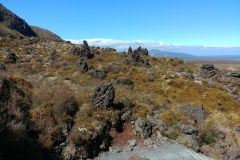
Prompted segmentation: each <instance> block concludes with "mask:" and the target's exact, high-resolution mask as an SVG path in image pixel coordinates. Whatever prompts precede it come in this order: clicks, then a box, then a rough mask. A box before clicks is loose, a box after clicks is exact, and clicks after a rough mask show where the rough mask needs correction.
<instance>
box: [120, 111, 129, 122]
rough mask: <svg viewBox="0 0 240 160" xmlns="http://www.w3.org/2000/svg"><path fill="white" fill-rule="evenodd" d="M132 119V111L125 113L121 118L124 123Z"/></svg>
mask: <svg viewBox="0 0 240 160" xmlns="http://www.w3.org/2000/svg"><path fill="white" fill-rule="evenodd" d="M130 118H131V112H130V111H127V112H125V113H123V114H122V116H121V120H122V121H124V122H126V121H128V120H129V119H130Z"/></svg>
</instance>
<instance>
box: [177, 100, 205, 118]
mask: <svg viewBox="0 0 240 160" xmlns="http://www.w3.org/2000/svg"><path fill="white" fill-rule="evenodd" d="M180 109H181V110H182V111H184V112H185V113H186V114H187V115H188V116H195V118H196V119H197V120H203V119H205V117H206V116H207V113H206V112H205V111H204V108H203V105H202V104H200V105H198V107H192V106H190V105H189V104H184V105H182V106H180Z"/></svg>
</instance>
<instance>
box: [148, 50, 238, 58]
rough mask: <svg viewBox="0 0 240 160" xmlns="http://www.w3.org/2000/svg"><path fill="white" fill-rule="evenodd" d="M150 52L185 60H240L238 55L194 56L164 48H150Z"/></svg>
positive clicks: (155, 54)
mask: <svg viewBox="0 0 240 160" xmlns="http://www.w3.org/2000/svg"><path fill="white" fill-rule="evenodd" d="M149 53H150V54H154V56H160V57H164V56H168V57H171V58H181V59H185V60H193V59H195V60H197V59H201V60H240V55H213V56H194V55H191V54H187V53H180V52H169V51H164V50H157V49H152V50H150V51H149Z"/></svg>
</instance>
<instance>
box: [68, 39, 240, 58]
mask: <svg viewBox="0 0 240 160" xmlns="http://www.w3.org/2000/svg"><path fill="white" fill-rule="evenodd" d="M65 40H66V41H71V42H72V43H74V44H82V43H83V40H86V41H87V42H88V44H89V45H90V46H95V47H103V48H105V47H111V48H114V49H116V50H117V51H127V49H128V47H129V46H131V47H132V48H133V49H136V48H137V47H139V46H141V47H143V48H147V49H148V50H149V51H150V50H152V49H157V50H164V51H169V52H182V53H188V54H192V55H197V56H199V55H204V56H206V55H240V47H224V46H204V45H195V46H186V45H177V44H171V43H165V42H160V41H158V42H157V41H149V40H114V39H103V38H93V39H81V40H75V39H65Z"/></svg>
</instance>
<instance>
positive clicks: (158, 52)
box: [149, 49, 196, 59]
mask: <svg viewBox="0 0 240 160" xmlns="http://www.w3.org/2000/svg"><path fill="white" fill-rule="evenodd" d="M149 53H150V54H154V55H155V56H162V57H163V56H168V57H175V58H182V59H195V58H196V56H194V55H191V54H187V53H180V52H169V51H164V50H157V49H152V50H150V51H149Z"/></svg>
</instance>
